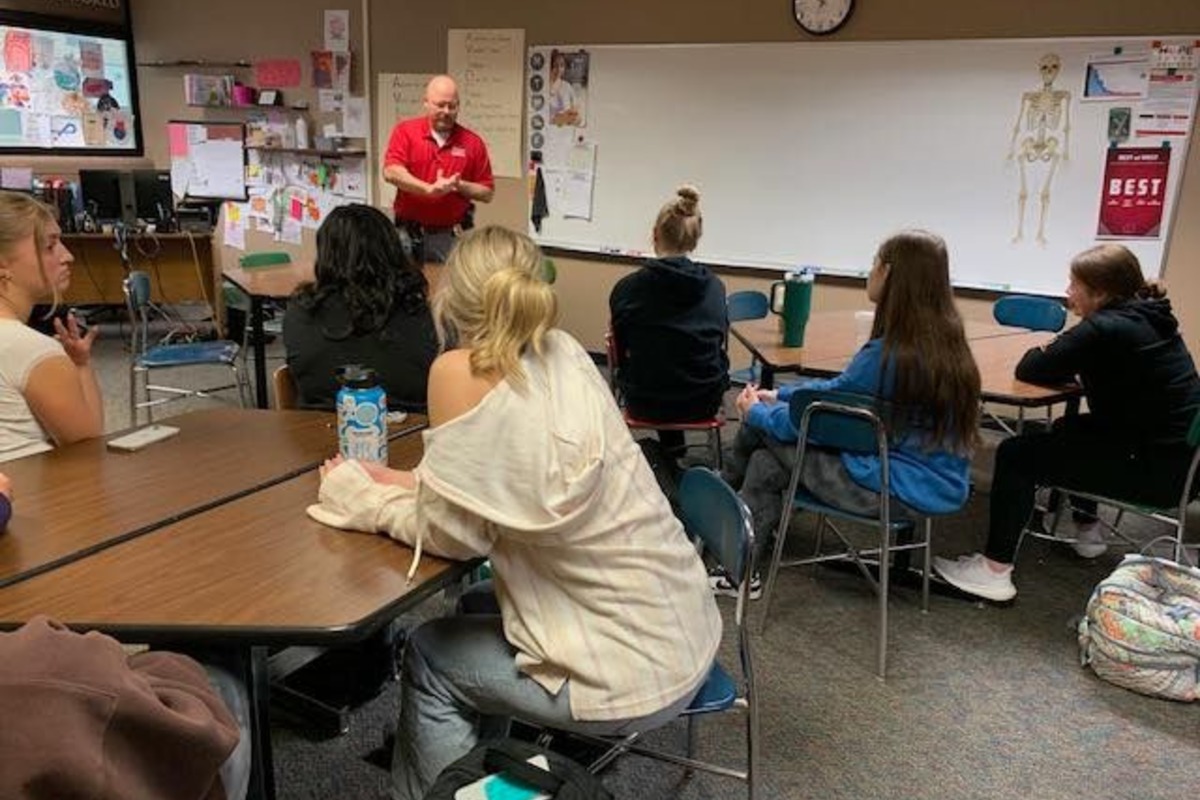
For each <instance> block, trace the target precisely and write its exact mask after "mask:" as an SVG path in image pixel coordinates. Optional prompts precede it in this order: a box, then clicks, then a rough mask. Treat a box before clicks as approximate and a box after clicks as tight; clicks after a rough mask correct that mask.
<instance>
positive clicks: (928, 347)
mask: <svg viewBox="0 0 1200 800" xmlns="http://www.w3.org/2000/svg"><path fill="white" fill-rule="evenodd" d="M875 260H876V262H878V263H883V264H887V265H888V273H887V278H886V280H885V281H884V284H883V288H882V290H881V291H880V295H879V303H878V305H877V307H876V310H875V322H874V326H873V328H872V331H871V336H872V337H873V338H882V339H883V364H884V365H885V366H884V369H882V370H881V371H880V380H881V381H882V380H883V377H884V375H886V374H892V375H894V376H895V386H894V389H893V392H892V407H893V409H894V411H893V413H892V419H891V420H890V421H889V422H890V424H891V427H892V429H893V431H894V432H896V433H903V432H904V430H905V429H906V428H909V427H914V426H916V425H920V427H922V428H927V429H930V430H931V433H932V437H931V440H930V445H931V446H942V445H943V443H946V444H949V446H951V447H952V448H953V449H956V450H959V451H968V450H970V449H971V448H972V447H974V445H975V443H976V442H977V440H978V436H979V431H978V426H979V393H980V381H979V368H978V367H977V366H976V365H975V358H974V357H973V356H972V355H971V349H970V347H968V345H967V336H966V333H965V332H964V331H963V323H962V317H960V316H959V314H958V309H957V308H956V307H955V306H954V296H953V294H952V292H951V290H950V257H949V255H948V254H947V252H946V243H945V242H944V241H942V238H941V237H940V236H936V235H934V234H932V233H928V232H927V231H917V230H911V231H902V232H900V233H897V234H896V235H894V236H892V237H890V238H889V239H887V240H886V241H885V242H884V243H883V244H881V245H880V246H879V251H878V252H877V253H876V255H875Z"/></svg>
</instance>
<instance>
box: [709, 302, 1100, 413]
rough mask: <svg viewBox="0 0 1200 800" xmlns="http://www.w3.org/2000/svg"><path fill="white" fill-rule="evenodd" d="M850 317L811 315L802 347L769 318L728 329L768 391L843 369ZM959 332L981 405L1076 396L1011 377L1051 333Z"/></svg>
mask: <svg viewBox="0 0 1200 800" xmlns="http://www.w3.org/2000/svg"><path fill="white" fill-rule="evenodd" d="M854 313H855V312H853V311H826V312H820V313H817V314H813V315H812V317H810V318H809V321H808V326H807V328H806V329H805V336H804V346H803V347H784V346H783V344H782V341H781V338H782V337H781V334H780V332H779V322H778V320H777V319H776V318H774V317H773V316H771V317H767V318H765V319H756V320H747V321H744V322H734V323H733V324H731V325H730V327H729V330H730V332H731V333H732V334H733V335H734V337H736V338H737V339H738V341H740V342H741V343H742V344H744V345H745V346H746V348H747V349H749V350H750V352H751V353H752V354H753V355H754V356H755V357H756V358H757V359H758V360H759V361H760V362H761V363H762V386H763V388H770V387H771V386H772V385H773V381H774V375H775V373H776V372H798V373H802V374H805V375H815V376H821V377H828V376H832V375H837V374H838V373H840V372H841V371H842V370H843V369H845V368H846V365H847V364H848V363H850V360H851V359H852V358H853V357H854V354H855V353H856V352H858V342H857V339H856V333H855V324H854ZM963 327H964V329H965V332H966V334H967V344H968V345H969V346H970V348H971V354H972V355H973V356H974V357H975V363H976V364H977V365H978V367H979V374H980V379H981V381H982V389H983V399H984V400H987V401H991V402H997V403H1004V404H1006V405H1015V406H1025V407H1031V406H1046V405H1053V404H1055V403H1060V402H1064V401H1067V400H1070V399H1073V398H1076V397H1078V396H1079V392H1080V390H1079V387H1077V386H1058V387H1047V386H1037V385H1035V384H1032V383H1025V382H1024V381H1019V380H1017V379H1016V378H1015V377H1014V376H1013V371H1014V369H1015V368H1016V365H1017V362H1018V361H1020V360H1021V356H1023V355H1024V354H1025V351H1027V350H1029V348H1031V347H1037V346H1039V345H1042V344H1045V343H1046V342H1048V341H1050V340H1051V339H1053V338H1054V334H1051V333H1043V332H1034V331H1027V330H1025V329H1023V328H1013V327H1010V326H1006V325H998V324H996V323H992V322H977V321H974V320H964V321H963Z"/></svg>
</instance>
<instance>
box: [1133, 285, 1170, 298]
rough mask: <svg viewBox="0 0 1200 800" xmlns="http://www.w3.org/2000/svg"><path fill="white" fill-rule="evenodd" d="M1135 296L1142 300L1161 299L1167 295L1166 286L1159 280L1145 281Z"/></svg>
mask: <svg viewBox="0 0 1200 800" xmlns="http://www.w3.org/2000/svg"><path fill="white" fill-rule="evenodd" d="M1137 296H1138V297H1140V298H1142V299H1143V300H1161V299H1162V298H1164V297H1166V296H1167V286H1166V284H1164V283H1162V282H1161V281H1146V283H1145V284H1143V285H1142V288H1141V289H1139V290H1138V293H1137Z"/></svg>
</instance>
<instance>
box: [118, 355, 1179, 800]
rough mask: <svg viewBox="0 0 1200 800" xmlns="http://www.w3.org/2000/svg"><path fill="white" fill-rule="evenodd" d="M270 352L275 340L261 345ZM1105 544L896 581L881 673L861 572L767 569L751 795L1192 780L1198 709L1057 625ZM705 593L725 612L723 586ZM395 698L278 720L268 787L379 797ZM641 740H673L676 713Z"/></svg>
mask: <svg viewBox="0 0 1200 800" xmlns="http://www.w3.org/2000/svg"><path fill="white" fill-rule="evenodd" d="M97 352H98V363H100V364H101V365H102V373H103V380H104V384H105V391H106V395H107V396H108V398H109V407H110V409H111V410H110V414H109V427H110V429H116V428H120V427H124V425H125V424H126V423H125V419H126V418H127V417H126V416H124V415H125V400H124V398H125V396H126V395H125V392H126V384H125V383H124V380H125V378H124V372H123V353H122V351H121V347H120V342H119V341H116V340H105V341H103V342H101V345H100V347H99V348H98V350H97ZM273 352H274V353H275V354H276V356H278V349H277V347H276V348H275V349H274V350H273ZM982 466H984V467H985V470H984V471H985V472H986V463H983V464H982ZM983 483H984V484H985V485H986V479H985V480H984V481H983ZM986 515H987V496H986V494H983V493H982V492H981V493H980V494H979V495H978V496H976V497H975V498H974V499H973V500H972V502H971V504H970V506H969V507H968V508H967V510H966V511H965V512H964V513H963V514H961V515H958V516H956V517H954V518H951V519H946V520H940V521H939V522H938V523H937V525H936V528H935V533H934V536H935V549H936V551H937V552H938V553H942V554H957V553H960V552H964V551H966V550H975V549H979V548H980V546H981V545H982V542H983V538H984V535H985V532H986V527H987V525H986ZM808 533H809V529H808V521H807V520H798V521H797V523H796V526H795V529H794V533H793V536H792V538H791V539H790V540H789V542H790V544H791V548H790V549H792V550H793V551H795V552H796V553H797V554H801V553H805V552H807V550H808V548H809V547H811V544H810V541H811V540H810V539H809V537H808ZM1117 560H1118V556H1117V555H1116V554H1109V555H1106V556H1104V557H1101V558H1098V559H1095V560H1092V561H1085V560H1083V559H1080V558H1078V557H1077V556H1075V554H1074V553H1073V552H1072V551H1071V550H1070V549H1069V548H1068V547H1066V546H1063V545H1056V544H1053V543H1044V542H1039V541H1031V542H1027V543H1026V544H1025V546H1024V547H1023V549H1022V551H1021V553H1020V555H1019V557H1018V564H1017V572H1016V583H1017V587H1018V589H1019V592H1020V594H1019V595H1018V597H1017V599H1016V601H1015V602H1014V603H1013V604H1011V605H1010V606H1007V607H998V606H992V605H984V604H978V603H972V602H967V601H964V600H959V599H951V598H946V597H938V596H935V597H934V598H933V599H932V602H931V608H930V611H929V613H928V614H922V613H921V612H920V610H919V595H918V592H917V591H916V590H913V589H905V588H898V589H896V590H895V591H894V594H893V601H892V604H891V611H892V622H891V636H892V645H891V648H890V662H889V676H888V679H887V681H886V682H882V681H880V680H878V679H877V678H876V677H875V675H874V672H873V664H874V658H873V654H874V641H875V634H876V626H875V619H876V617H875V598H874V595H873V594H872V593H871V591H870V590H869V588H868V587H867V585H866V583H865V582H864V581H863V580H862V579H861V578H859V577H857V576H855V575H852V574H842V573H838V572H834V571H832V570H829V569H816V570H814V569H812V568H805V569H800V570H792V571H790V572H785V573H783V575H782V580H781V581H780V587H779V597H778V598H777V601H776V605H775V612H774V615H773V618H772V624H771V626H770V627H769V628H768V629H767V631H766V632H765V634H763V635H761V636H757V635H756V636H755V637H754V638H753V644H754V647H755V655H756V658H757V663H756V665H757V673H758V678H759V695H760V698H759V699H760V703H761V706H760V707H761V709H762V749H761V752H762V762H761V765H760V778H761V783H760V787H761V791H760V795H759V796H760V797H761V798H764V799H765V798H787V800H799V799H800V798H814V799H816V798H821V799H823V800H834V799H838V798H846V800H861V799H862V798H914V799H916V798H930V800H933V799H935V798H936V799H937V800H942V799H943V798H954V799H955V800H967V799H968V798H979V799H980V800H983V799H984V798H988V799H991V798H1023V797H1036V798H1043V799H1045V800H1051V799H1053V798H1092V797H1113V798H1139V799H1141V798H1149V799H1154V800H1169V799H1172V798H1179V799H1180V800H1182V799H1183V798H1190V797H1193V796H1195V786H1196V779H1195V770H1196V766H1195V765H1196V764H1197V762H1198V761H1200V736H1198V734H1197V713H1200V710H1198V709H1196V708H1193V707H1192V706H1190V705H1184V704H1178V703H1171V702H1167V701H1161V700H1154V699H1150V698H1146V697H1142V696H1139V695H1136V694H1133V693H1131V692H1128V691H1125V690H1123V689H1120V688H1117V687H1114V686H1111V685H1109V684H1106V683H1104V682H1102V681H1100V680H1099V679H1097V678H1096V677H1095V676H1094V675H1093V674H1092V673H1091V672H1090V671H1089V670H1086V669H1082V668H1081V667H1080V666H1079V659H1078V650H1077V647H1076V642H1075V633H1074V629H1073V626H1072V623H1073V621H1074V620H1075V619H1076V617H1077V616H1078V615H1079V614H1080V613H1081V612H1082V610H1083V607H1084V604H1085V602H1086V600H1087V597H1088V594H1089V592H1090V590H1091V587H1092V586H1093V585H1094V584H1095V583H1096V582H1097V581H1098V580H1100V579H1101V578H1103V577H1104V576H1105V575H1106V574H1107V573H1108V572H1109V571H1111V569H1112V568H1113V566H1114V565H1115V564H1116V562H1117ZM721 605H722V609H723V611H724V612H725V614H726V621H727V626H728V624H730V619H729V614H730V611H731V601H726V600H723V601H722V602H721ZM757 605H758V604H755V609H754V612H753V615H752V619H753V624H757V614H758V613H759V611H760V610H759V609H758V608H757ZM727 638H728V637H727ZM729 656H730V653H726V663H728V664H730V665H731V666H732V665H733V664H735V663H736V662H735V660H734V659H732V658H730V657H729ZM397 703H398V698H397V692H396V689H395V686H394V685H393V686H391V687H389V688H388V689H387V690H386V691H385V692H384V693H383V694H382V695H380V696H379V697H378V698H377V699H375V700H374V701H372V702H370V703H368V704H366V705H365V706H363V707H361V708H360V709H358V710H357V711H356V712H355V713H354V715H353V717H352V723H351V729H350V732H349V733H348V734H346V735H345V736H342V737H339V738H336V739H332V740H327V741H311V740H309V739H307V738H306V737H305V735H304V734H303V733H302V732H298V731H296V730H293V729H290V728H285V727H277V728H276V729H275V730H274V731H273V737H272V738H273V743H274V747H275V770H276V779H277V784H278V787H279V796H280V797H281V798H286V799H287V800H292V799H293V798H294V799H296V800H299V799H300V798H312V799H313V800H316V799H318V798H320V799H321V800H324V799H325V798H359V799H360V800H373V799H374V798H380V797H383V796H384V792H385V787H386V774H385V773H384V772H383V771H382V770H380V769H378V768H377V767H374V766H372V765H370V764H369V763H367V762H366V761H364V760H363V756H364V755H365V754H367V753H369V752H370V751H371V750H373V749H375V748H377V747H378V746H379V745H380V743H381V742H382V740H383V737H384V735H385V733H386V732H387V731H389V730H390V728H391V726H392V725H393V724H394V720H395V718H396V713H397ZM740 723H741V718H740V716H739V715H737V714H726V715H720V716H716V717H713V718H711V719H708V720H703V721H701V723H700V726H699V730H700V739H699V748H698V753H699V754H700V756H701V757H703V758H710V759H713V760H722V759H724V760H728V761H731V762H736V761H737V759H739V758H740V757H741V754H742V753H743V749H742V739H741V731H742V727H741V724H740ZM649 741H652V742H658V743H661V744H663V745H664V746H667V747H672V748H675V749H677V750H678V749H679V748H682V746H683V742H682V726H680V725H673V726H669V727H668V728H666V729H663V730H661V731H659V732H657V733H656V734H654V735H653V736H652V737H650V740H649ZM605 783H606V784H607V785H608V786H609V788H610V789H611V790H612V791H613V793H614V795H615V796H616V797H618V798H637V799H638V800H650V798H658V797H661V798H670V797H681V798H694V799H695V800H704V799H707V798H714V799H715V798H736V797H741V796H744V794H743V791H744V790H743V788H742V787H741V786H740V785H739V784H738V783H736V782H734V781H730V780H727V779H722V778H715V777H710V776H696V777H693V778H691V779H690V780H688V781H687V782H685V783H681V771H680V770H679V769H677V768H675V767H671V766H667V765H663V764H660V763H658V762H650V761H646V760H644V759H640V758H636V757H626V758H624V759H622V760H620V761H618V762H617V764H616V765H615V766H614V767H612V768H611V769H610V770H609V771H608V772H607V773H606V774H605Z"/></svg>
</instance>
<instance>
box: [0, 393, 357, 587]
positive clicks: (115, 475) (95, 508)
mask: <svg viewBox="0 0 1200 800" xmlns="http://www.w3.org/2000/svg"><path fill="white" fill-rule="evenodd" d="M164 424H168V425H173V426H176V427H178V428H180V432H179V434H178V435H176V436H174V437H172V438H170V439H166V440H164V441H161V442H156V443H154V444H152V445H149V446H148V447H146V448H145V449H143V450H139V451H137V452H134V453H124V452H117V451H113V450H109V449H108V448H107V447H106V446H105V440H104V439H92V440H89V441H84V442H77V443H76V444H73V445H69V446H67V447H60V448H57V449H55V450H52V451H49V452H46V453H41V454H38V455H35V456H29V457H27V458H22V459H17V460H16V461H10V462H7V463H5V464H4V466H3V470H4V472H5V473H7V474H8V475H9V477H10V478H11V479H12V482H13V489H14V500H15V502H14V514H13V518H12V520H11V521H10V522H9V524H8V529H7V531H6V532H4V533H3V534H0V586H3V585H5V584H7V583H9V582H12V581H14V580H20V579H21V576H22V575H28V574H29V573H31V572H36V571H39V570H44V569H47V568H50V567H52V566H53V565H55V564H56V563H59V562H60V561H61V560H63V559H72V558H75V557H78V556H79V555H81V554H82V555H86V554H87V552H89V551H90V550H91V549H93V548H98V547H104V546H106V545H108V544H109V543H111V542H113V541H114V540H117V541H119V540H120V539H121V538H122V537H126V536H135V535H139V534H140V533H144V532H146V531H147V530H153V529H154V528H156V527H159V526H162V525H165V524H167V523H169V522H172V521H175V520H177V519H180V518H182V517H185V516H188V515H189V514H195V513H197V512H199V511H202V510H204V509H205V508H208V507H210V506H212V505H214V504H218V503H222V502H226V501H228V500H230V499H231V498H234V497H237V496H240V495H242V494H244V493H246V492H248V491H253V490H255V489H257V488H260V487H262V486H264V485H268V484H271V483H275V482H278V481H280V480H284V479H286V478H288V477H291V476H293V475H295V474H297V473H299V472H302V471H304V470H310V469H313V468H314V467H315V466H316V465H317V464H319V463H320V461H321V460H322V459H324V458H326V457H328V456H329V455H330V454H332V453H334V452H336V451H337V432H336V430H335V428H334V425H333V415H331V414H328V413H325V412H320V411H257V410H251V409H233V408H222V409H206V410H203V411H194V412H191V413H188V414H182V415H180V416H177V417H172V418H169V419H167V420H164ZM108 438H112V437H108Z"/></svg>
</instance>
